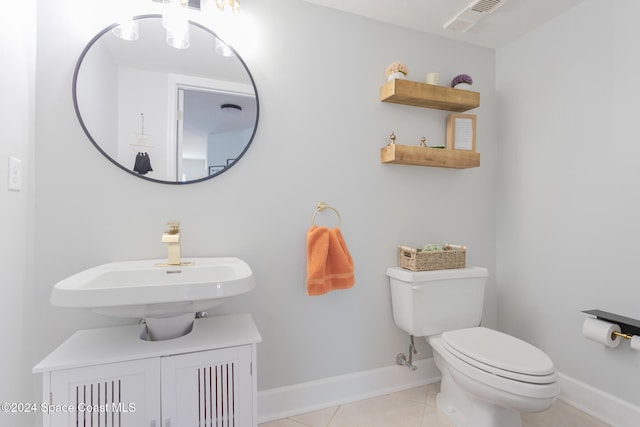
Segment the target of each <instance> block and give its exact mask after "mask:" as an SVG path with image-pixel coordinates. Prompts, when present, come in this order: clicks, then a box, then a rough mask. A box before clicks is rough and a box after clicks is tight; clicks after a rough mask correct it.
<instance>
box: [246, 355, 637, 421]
mask: <svg viewBox="0 0 640 427" xmlns="http://www.w3.org/2000/svg"><path fill="white" fill-rule="evenodd" d="M414 364H415V365H416V366H418V370H416V371H411V370H409V369H408V368H406V367H404V366H398V365H392V366H388V367H384V368H379V369H372V370H369V371H360V372H354V373H351V374H346V375H340V376H337V377H331V378H324V379H321V380H316V381H310V382H307V383H302V384H295V385H292V386H286V387H279V388H274V389H270V390H263V391H260V392H258V422H259V423H264V422H268V421H273V420H277V419H281V418H287V417H291V416H294V415H299V414H304V413H307V412H313V411H317V410H320V409H325V408H330V407H333V406H338V405H343V404H346V403H351V402H355V401H358V400H363V399H369V398H371V397H376V396H382V395H384V394H388V393H393V392H396V391H400V390H407V389H410V388H414V387H420V386H422V385H425V384H431V383H434V382H438V381H440V371H438V368H437V367H436V365H435V363H434V361H433V358H429V359H423V360H417V361H415V362H414ZM559 377H560V389H561V391H560V397H559V398H560V400H563V401H564V402H566V403H568V404H570V405H571V406H574V407H575V408H577V409H579V410H581V411H583V412H585V413H587V414H589V415H591V416H592V417H594V418H597V419H598V420H601V421H602V422H604V423H607V424H609V425H611V426H612V427H637V426H638V420H640V407H638V406H636V405H633V404H631V403H629V402H626V401H624V400H622V399H620V398H618V397H615V396H613V395H611V394H608V393H605V392H603V391H601V390H599V389H597V388H595V387H592V386H590V385H588V384H585V383H583V382H581V381H578V380H576V379H574V378H571V377H569V376H567V375H564V374H560V375H559Z"/></svg>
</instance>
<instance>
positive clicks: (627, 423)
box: [560, 374, 640, 427]
mask: <svg viewBox="0 0 640 427" xmlns="http://www.w3.org/2000/svg"><path fill="white" fill-rule="evenodd" d="M560 399H561V400H563V401H565V402H567V403H568V404H570V405H571V406H574V407H576V408H578V409H579V410H581V411H582V412H585V413H587V414H589V415H591V416H592V417H594V418H597V419H599V420H601V421H602V422H604V423H607V424H609V425H611V426H613V427H637V426H638V425H639V423H640V421H638V420H640V407H638V406H636V405H632V404H631V403H629V402H626V401H624V400H622V399H620V398H618V397H615V396H613V395H611V394H609V393H605V392H603V391H602V390H599V389H597V388H595V387H592V386H590V385H589V384H585V383H583V382H581V381H578V380H576V379H574V378H571V377H569V376H567V375H564V374H560Z"/></svg>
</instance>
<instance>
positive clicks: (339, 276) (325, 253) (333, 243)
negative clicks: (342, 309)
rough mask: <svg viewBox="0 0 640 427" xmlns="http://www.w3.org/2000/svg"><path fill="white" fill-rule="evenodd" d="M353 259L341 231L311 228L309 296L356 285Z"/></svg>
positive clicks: (308, 271) (308, 253)
mask: <svg viewBox="0 0 640 427" xmlns="http://www.w3.org/2000/svg"><path fill="white" fill-rule="evenodd" d="M354 283H355V278H354V275H353V259H352V258H351V254H350V253H349V249H347V245H346V243H345V241H344V238H343V237H342V233H341V232H340V229H339V228H337V227H336V228H332V229H329V228H327V227H319V226H317V225H314V226H312V227H311V228H310V229H309V231H308V232H307V294H308V295H322V294H326V293H327V292H329V291H332V290H334V289H347V288H350V287H352V286H353V284H354Z"/></svg>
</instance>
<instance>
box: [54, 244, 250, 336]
mask: <svg viewBox="0 0 640 427" xmlns="http://www.w3.org/2000/svg"><path fill="white" fill-rule="evenodd" d="M163 262H166V260H164V259H150V260H139V261H122V262H113V263H109V264H103V265H99V266H97V267H93V268H90V269H88V270H85V271H82V272H80V273H78V274H74V275H73V276H71V277H68V278H66V279H64V280H62V281H60V282H58V283H56V285H55V286H54V288H53V291H52V292H51V300H50V302H51V304H52V305H55V306H58V307H72V308H88V309H91V310H92V311H94V312H96V313H100V314H104V315H108V316H115V317H134V318H144V319H146V320H147V329H148V332H149V338H150V339H151V340H162V339H171V338H175V337H177V336H181V335H184V334H185V333H188V332H189V331H190V330H191V324H192V322H193V316H194V315H195V313H197V312H199V311H204V310H207V309H209V308H211V307H214V306H216V305H219V304H222V303H223V302H224V301H225V300H226V299H228V298H231V297H234V296H237V295H241V294H243V293H246V292H249V291H250V290H252V289H253V288H255V280H254V278H253V272H252V271H251V268H250V267H249V265H248V264H247V263H246V262H244V261H242V260H241V259H239V258H234V257H210V258H186V259H183V262H184V263H191V265H179V266H178V265H176V266H173V265H172V266H161V267H158V266H157V265H158V264H161V263H163Z"/></svg>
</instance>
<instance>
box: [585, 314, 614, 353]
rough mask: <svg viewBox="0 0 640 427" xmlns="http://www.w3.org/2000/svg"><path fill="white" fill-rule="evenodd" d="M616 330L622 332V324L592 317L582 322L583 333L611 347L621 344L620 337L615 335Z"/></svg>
mask: <svg viewBox="0 0 640 427" xmlns="http://www.w3.org/2000/svg"><path fill="white" fill-rule="evenodd" d="M614 332H620V326H618V325H616V324H615V323H609V322H605V321H603V320H598V319H594V318H592V317H589V318H587V319H585V321H584V323H583V324H582V335H584V336H585V337H586V338H589V339H590V340H593V341H595V342H599V343H600V344H604V345H606V346H607V347H611V348H613V347H617V346H618V345H619V344H620V337H619V336H617V335H613V333H614Z"/></svg>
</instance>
